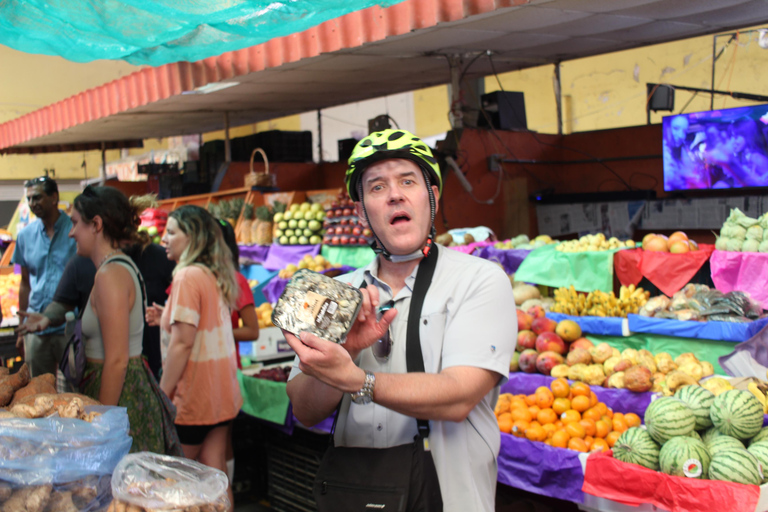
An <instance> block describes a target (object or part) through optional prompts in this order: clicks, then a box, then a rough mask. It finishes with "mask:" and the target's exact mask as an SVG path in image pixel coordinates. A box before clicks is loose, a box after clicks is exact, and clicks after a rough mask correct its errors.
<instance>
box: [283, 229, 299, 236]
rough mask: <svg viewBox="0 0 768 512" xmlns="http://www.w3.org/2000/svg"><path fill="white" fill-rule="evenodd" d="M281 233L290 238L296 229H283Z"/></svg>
mask: <svg viewBox="0 0 768 512" xmlns="http://www.w3.org/2000/svg"><path fill="white" fill-rule="evenodd" d="M283 234H284V235H285V236H287V237H288V238H290V237H292V236H293V235H295V234H296V231H294V230H293V229H286V230H285V231H283Z"/></svg>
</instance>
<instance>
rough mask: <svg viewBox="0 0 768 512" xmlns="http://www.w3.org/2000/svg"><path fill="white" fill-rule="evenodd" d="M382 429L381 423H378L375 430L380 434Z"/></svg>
mask: <svg viewBox="0 0 768 512" xmlns="http://www.w3.org/2000/svg"><path fill="white" fill-rule="evenodd" d="M383 429H384V426H383V425H382V424H381V423H379V425H378V426H377V427H376V430H378V431H379V432H381V431H382V430H383Z"/></svg>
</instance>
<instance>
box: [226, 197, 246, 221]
mask: <svg viewBox="0 0 768 512" xmlns="http://www.w3.org/2000/svg"><path fill="white" fill-rule="evenodd" d="M243 205H245V199H244V198H242V197H236V198H234V199H231V200H230V201H229V213H230V217H229V218H228V219H227V220H229V219H232V220H229V223H230V224H232V225H233V226H234V225H235V224H236V223H237V220H238V219H239V218H240V213H241V212H242V211H243Z"/></svg>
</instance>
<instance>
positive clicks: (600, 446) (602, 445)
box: [589, 437, 610, 452]
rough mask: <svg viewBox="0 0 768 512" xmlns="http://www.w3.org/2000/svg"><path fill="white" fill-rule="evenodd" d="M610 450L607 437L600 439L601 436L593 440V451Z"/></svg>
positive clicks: (591, 449) (591, 448) (590, 449)
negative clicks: (606, 440)
mask: <svg viewBox="0 0 768 512" xmlns="http://www.w3.org/2000/svg"><path fill="white" fill-rule="evenodd" d="M608 450H610V447H609V446H608V443H606V442H605V439H600V438H599V437H598V438H596V439H595V440H594V441H592V446H591V447H590V448H589V451H591V452H607V451H608Z"/></svg>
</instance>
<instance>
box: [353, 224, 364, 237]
mask: <svg viewBox="0 0 768 512" xmlns="http://www.w3.org/2000/svg"><path fill="white" fill-rule="evenodd" d="M352 234H353V235H355V236H360V235H362V234H363V230H362V229H360V226H355V227H353V228H352Z"/></svg>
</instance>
